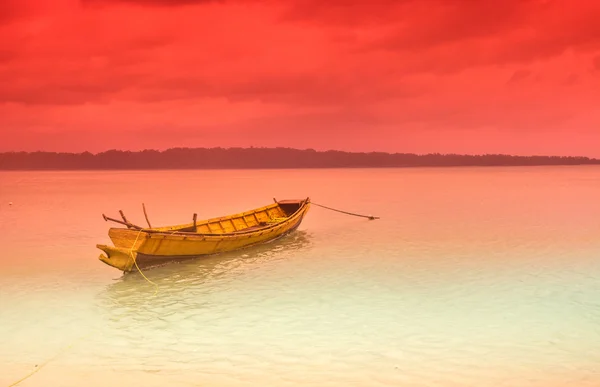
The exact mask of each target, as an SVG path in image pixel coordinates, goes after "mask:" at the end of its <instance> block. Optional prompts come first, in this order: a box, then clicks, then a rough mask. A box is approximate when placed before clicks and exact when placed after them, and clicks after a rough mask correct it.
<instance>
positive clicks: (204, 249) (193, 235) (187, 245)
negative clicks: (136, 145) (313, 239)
mask: <svg viewBox="0 0 600 387" xmlns="http://www.w3.org/2000/svg"><path fill="white" fill-rule="evenodd" d="M309 208H310V198H306V199H303V200H281V201H277V200H275V199H274V203H273V204H270V205H267V206H264V207H260V208H256V209H254V210H250V211H246V212H242V213H239V214H234V215H228V216H223V217H219V218H212V219H206V220H200V221H196V216H195V214H194V222H193V223H187V224H181V225H175V226H168V227H158V228H151V227H149V228H142V227H139V226H136V225H134V224H131V223H129V222H128V221H127V219H126V218H125V216H124V215H123V213H121V216H122V217H123V222H121V221H118V220H115V219H111V218H108V217H106V216H105V215H103V216H104V219H105V220H111V221H114V222H117V223H121V224H123V225H126V226H127V227H121V228H110V229H109V231H108V235H109V237H110V239H111V241H112V243H113V244H114V246H107V245H96V247H98V248H99V249H100V250H102V251H104V253H105V254H100V257H99V259H100V260H101V261H102V262H104V263H106V264H107V265H110V266H113V267H115V268H117V269H119V270H122V271H124V272H129V271H132V270H137V269H138V268H139V269H143V268H147V267H151V266H157V265H161V264H164V263H168V262H171V261H178V260H181V259H182V258H183V259H186V258H196V257H200V256H203V255H210V254H217V253H222V252H226V251H233V250H238V249H242V248H245V247H248V246H252V245H256V244H259V243H264V242H268V241H272V240H274V239H277V238H279V237H281V236H283V235H285V234H287V233H289V232H291V231H293V230H295V229H296V228H298V226H300V223H301V222H302V219H303V218H304V216H305V215H306V213H307V212H308V210H309Z"/></svg>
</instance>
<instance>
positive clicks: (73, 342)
mask: <svg viewBox="0 0 600 387" xmlns="http://www.w3.org/2000/svg"><path fill="white" fill-rule="evenodd" d="M94 333H96V331H95V330H94V331H92V332H90V333H88V334H87V335H85V336H82V337H80V338H78V339H76V340H73V341H72V342H71V344H69V345H68V346H66V347H65V348H63V349H62V350H60V351H58V353H57V354H56V355H54V357H51V358H50V359H48V360H46V361H45V362H44V363H42V364H41V365H40V366H38V367H36V368H35V369H34V370H33V371H32V372H30V373H29V374H28V375H26V376H24V377H22V378H21V379H19V380H17V381H16V382H14V383H13V384H11V385H9V386H8V387H14V386H16V385H17V384H20V383H22V382H24V381H25V380H26V379H29V378H30V377H32V376H33V375H35V374H36V373H37V372H38V371H39V370H41V369H42V368H44V367H45V366H46V365H47V364H48V363H50V362H51V361H52V360H55V359H56V358H57V357H59V356H60V355H62V354H63V353H64V352H66V351H67V350H68V349H71V347H72V346H73V345H74V344H75V343H77V342H79V341H81V340H83V339H85V338H88V337H89V336H91V335H92V334H94Z"/></svg>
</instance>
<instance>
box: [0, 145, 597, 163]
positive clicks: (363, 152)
mask: <svg viewBox="0 0 600 387" xmlns="http://www.w3.org/2000/svg"><path fill="white" fill-rule="evenodd" d="M200 149H202V150H240V149H243V150H256V149H263V150H276V149H279V150H281V149H285V150H293V151H302V152H306V151H309V152H315V153H327V152H339V153H348V154H373V153H377V154H387V155H415V156H432V155H439V156H467V157H477V156H508V157H552V158H584V159H588V160H599V161H600V159H598V158H596V157H591V156H582V155H569V156H558V155H552V154H529V155H515V154H510V153H452V152H449V153H441V152H429V153H417V152H385V151H376V150H371V151H347V150H340V149H328V150H316V149H314V148H304V149H301V148H292V147H284V146H275V147H266V146H265V147H257V146H249V147H240V146H231V147H220V146H216V147H171V148H165V149H162V150H161V149H151V148H146V149H142V150H126V149H117V148H112V149H107V150H104V151H99V152H95V153H94V152H90V151H87V150H85V151H51V150H35V151H24V150H20V151H17V150H11V151H0V154H11V153H13V154H14V153H26V154H34V153H55V154H70V155H83V154H91V155H93V156H97V155H100V154H103V153H109V152H122V153H143V152H158V153H164V152H167V151H170V150H200Z"/></svg>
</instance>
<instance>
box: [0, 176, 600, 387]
mask: <svg viewBox="0 0 600 387" xmlns="http://www.w3.org/2000/svg"><path fill="white" fill-rule="evenodd" d="M273 196H274V197H276V198H278V199H286V198H303V197H305V196H310V197H311V198H312V200H313V201H314V202H317V203H320V204H324V205H328V206H333V207H336V208H340V209H343V210H348V211H353V212H358V213H364V214H372V215H376V216H381V219H380V220H376V221H369V220H366V219H362V218H356V217H349V216H346V215H342V214H338V213H333V212H330V211H327V210H324V209H321V208H318V207H313V208H312V209H311V210H310V212H309V213H308V216H307V218H306V219H305V221H304V223H303V224H302V226H301V227H300V229H299V230H298V231H297V232H296V233H294V234H291V235H289V236H288V237H286V238H283V239H281V240H278V241H276V242H273V243H271V244H267V245H263V246H258V247H254V248H251V249H248V250H246V251H243V252H236V253H229V254H223V255H221V256H214V257H210V258H207V259H202V260H194V261H189V262H186V263H182V264H175V265H168V266H164V267H161V268H156V269H152V270H148V271H146V272H145V274H146V276H147V277H148V279H150V280H151V281H153V282H154V283H156V284H157V285H158V288H155V286H154V285H152V284H151V283H149V282H147V281H146V280H145V279H144V278H143V277H142V276H140V275H139V274H138V273H133V274H131V275H125V276H123V275H122V274H121V273H120V272H118V271H116V270H115V269H113V268H111V267H109V266H106V265H104V264H103V263H102V262H100V261H99V260H98V259H97V256H98V254H99V253H100V251H99V250H97V249H96V248H95V244H96V243H108V242H109V240H108V237H107V233H106V232H107V228H108V227H109V224H108V223H105V222H104V220H103V219H102V216H101V214H102V213H106V214H107V215H108V216H111V215H112V216H116V215H117V214H118V210H119V209H122V210H124V212H125V214H126V215H127V216H128V218H129V219H130V220H132V221H134V222H136V223H140V224H143V223H144V217H143V213H142V208H141V203H142V202H144V203H145V204H146V206H147V209H148V212H149V216H150V220H151V222H153V224H165V223H172V222H177V223H180V222H184V221H189V220H190V219H191V217H192V214H193V213H194V212H197V213H198V215H199V218H206V217H212V216H219V215H222V214H226V213H230V212H237V211H242V210H246V209H249V208H253V207H257V206H261V205H263V204H267V203H269V202H271V200H272V197H273ZM598 198H600V168H598V167H593V166H590V167H536V168H430V169H375V170H370V169H369V170H362V169H356V170H292V171H275V170H256V171H158V172H156V171H152V172H150V171H148V172H146V171H136V172H130V171H123V172H114V171H111V172H108V171H107V172H44V173H40V172H1V173H0V246H2V253H1V256H0V275H1V279H2V281H1V282H0V323H1V324H0V385H10V384H11V383H14V382H16V381H17V380H19V379H21V378H22V377H25V376H26V375H28V374H29V373H31V372H35V371H36V370H37V369H39V371H37V372H35V373H34V374H33V375H32V376H31V377H29V378H27V379H26V380H24V381H23V382H22V383H21V384H19V386H24V387H27V386H81V385H86V386H106V385H111V386H130V385H139V386H165V385H169V386H198V385H203V386H204V385H206V386H256V385H276V386H301V385H302V386H305V385H310V384H313V385H318V386H347V385H357V386H358V385H360V386H364V385H368V386H385V385H394V386H444V387H446V386H511V387H513V386H566V385H577V386H599V385H600V216H599V215H600V200H598ZM8 202H13V205H12V206H8Z"/></svg>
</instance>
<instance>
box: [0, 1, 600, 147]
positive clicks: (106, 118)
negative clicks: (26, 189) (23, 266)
mask: <svg viewBox="0 0 600 387" xmlns="http://www.w3.org/2000/svg"><path fill="white" fill-rule="evenodd" d="M599 20H600V1H596V0H589V1H588V0H571V1H567V0H560V1H559V0H520V1H516V0H502V1H497V0H480V1H476V0H420V1H416V0H415V1H411V0H370V1H367V0H364V1H358V0H346V1H343V0H328V1H323V0H288V1H283V0H282V1H275V0H222V1H216V0H215V1H210V0H195V1H194V0H1V1H0V131H1V138H0V151H12V150H26V151H34V150H50V151H85V150H88V151H91V152H97V151H102V150H107V149H112V148H117V149H131V150H139V149H145V148H154V149H166V148H169V147H176V146H184V147H188V146H189V147H196V146H197V147H213V146H222V147H230V146H251V145H252V146H286V147H294V148H314V149H318V150H324V149H341V150H350V151H371V150H378V151H390V152H416V153H429V152H442V153H450V152H453V153H471V154H473V153H511V154H526V155H527V154H554V155H584V156H592V157H600V22H599Z"/></svg>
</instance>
